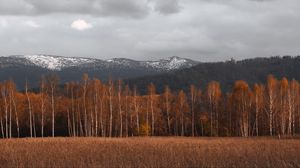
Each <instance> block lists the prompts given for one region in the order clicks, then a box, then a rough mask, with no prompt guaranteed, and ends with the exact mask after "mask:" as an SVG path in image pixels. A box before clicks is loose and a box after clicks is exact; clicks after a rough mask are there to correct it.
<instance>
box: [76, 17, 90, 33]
mask: <svg viewBox="0 0 300 168" xmlns="http://www.w3.org/2000/svg"><path fill="white" fill-rule="evenodd" d="M71 27H72V28H73V29H76V30H80V31H83V30H87V29H90V28H93V25H92V24H90V23H88V22H86V21H85V20H82V19H78V20H75V21H74V22H73V23H72V24H71Z"/></svg>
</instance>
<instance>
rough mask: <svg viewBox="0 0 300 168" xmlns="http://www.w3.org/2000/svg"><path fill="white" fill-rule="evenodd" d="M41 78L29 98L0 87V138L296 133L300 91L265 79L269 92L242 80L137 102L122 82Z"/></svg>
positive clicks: (152, 94) (9, 85)
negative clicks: (228, 87)
mask: <svg viewBox="0 0 300 168" xmlns="http://www.w3.org/2000/svg"><path fill="white" fill-rule="evenodd" d="M58 81H59V80H58V77H57V76H55V75H49V76H46V77H43V78H42V79H41V82H40V87H39V88H38V89H35V90H30V89H29V86H30V84H29V83H28V82H26V84H25V87H24V90H23V91H17V89H16V86H15V84H14V82H13V81H12V80H8V81H4V82H2V83H0V93H1V94H0V135H1V137H2V138H13V137H49V136H52V137H54V136H70V137H79V136H80V137H83V136H84V137H131V136H243V137H249V136H294V135H297V133H299V132H300V85H299V83H298V81H296V80H290V81H289V80H288V79H286V78H282V79H276V78H274V77H273V76H272V75H269V76H268V77H267V80H266V84H254V85H253V86H251V87H250V86H249V85H248V84H247V82H245V81H242V80H239V81H236V82H235V83H234V85H233V86H232V90H231V91H230V92H227V93H224V92H222V90H221V86H220V83H218V82H216V81H212V82H210V83H209V84H208V85H207V87H206V88H198V87H196V86H195V85H191V86H190V88H189V90H188V91H186V92H184V91H183V90H179V91H172V90H171V89H170V88H169V87H168V86H165V90H164V92H163V93H161V94H158V93H157V92H156V89H155V85H154V84H152V83H150V84H149V85H148V93H147V94H144V95H140V94H139V92H138V89H137V88H136V87H133V88H130V87H129V86H127V85H124V84H123V83H122V81H121V80H119V81H111V80H110V81H108V82H106V83H103V82H101V81H100V80H98V79H90V78H89V77H88V75H87V74H85V75H83V77H82V80H81V81H77V82H68V83H66V84H64V86H63V87H62V86H61V85H60V86H59V85H58V83H59V82H58Z"/></svg>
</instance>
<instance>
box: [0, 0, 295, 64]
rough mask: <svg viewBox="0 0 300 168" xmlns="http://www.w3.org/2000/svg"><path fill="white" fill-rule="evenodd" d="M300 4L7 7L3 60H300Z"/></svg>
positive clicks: (258, 0)
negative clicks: (34, 57)
mask: <svg viewBox="0 0 300 168" xmlns="http://www.w3.org/2000/svg"><path fill="white" fill-rule="evenodd" d="M299 8H300V1H299V0H0V55H2V56H8V55H18V54H49V55H60V56H76V57H91V58H99V59H109V58H117V57H123V58H130V59H136V60H153V59H160V58H167V57H171V56H180V57H185V58H191V59H195V60H198V61H203V62H208V61H224V60H228V59H230V58H234V59H237V60H240V59H245V58H253V57H269V56H277V55H293V56H295V55H300V46H299V44H300V33H299V30H300V10H299Z"/></svg>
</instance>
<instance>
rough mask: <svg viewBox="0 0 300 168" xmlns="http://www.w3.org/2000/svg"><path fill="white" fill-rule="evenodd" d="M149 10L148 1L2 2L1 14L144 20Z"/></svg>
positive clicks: (68, 0) (24, 0) (38, 0)
mask: <svg viewBox="0 0 300 168" xmlns="http://www.w3.org/2000/svg"><path fill="white" fill-rule="evenodd" d="M148 10H149V6H148V2H147V0H139V1H136V0H122V1H119V0H84V1H83V0H72V1H71V0H51V1H46V0H0V13H1V14H6V15H33V16H34V15H45V14H51V13H70V14H87V15H94V16H120V17H132V18H142V17H145V16H146V15H147V13H148Z"/></svg>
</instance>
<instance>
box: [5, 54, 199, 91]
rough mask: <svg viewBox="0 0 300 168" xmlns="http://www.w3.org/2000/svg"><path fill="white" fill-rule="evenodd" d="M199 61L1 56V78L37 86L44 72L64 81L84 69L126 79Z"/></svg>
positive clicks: (102, 76)
mask: <svg viewBox="0 0 300 168" xmlns="http://www.w3.org/2000/svg"><path fill="white" fill-rule="evenodd" d="M196 64H198V62H197V61H193V60H190V59H185V58H180V57H177V56H173V57H170V58H167V59H160V60H157V61H136V60H131V59H126V58H113V59H109V60H101V59H95V58H80V57H62V56H52V55H14V56H2V57H0V81H4V80H8V79H13V80H14V81H15V82H16V83H17V86H19V87H23V85H24V83H25V81H26V80H28V81H29V83H30V86H31V87H36V86H38V82H39V80H40V79H41V76H42V75H47V74H53V73H55V74H57V75H58V76H59V77H60V79H61V82H67V81H71V80H80V79H81V77H82V75H83V74H84V73H87V74H89V76H90V77H91V78H93V77H95V78H99V79H101V80H107V79H108V78H112V79H125V78H133V77H140V76H146V75H154V74H159V73H166V72H171V71H174V70H178V69H184V68H190V67H192V66H195V65H196Z"/></svg>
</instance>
